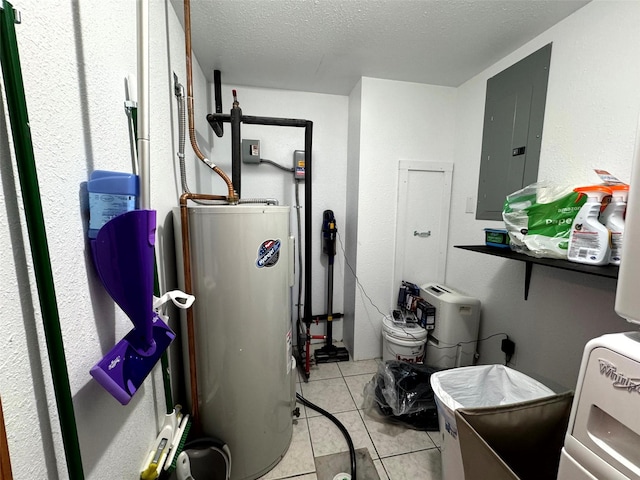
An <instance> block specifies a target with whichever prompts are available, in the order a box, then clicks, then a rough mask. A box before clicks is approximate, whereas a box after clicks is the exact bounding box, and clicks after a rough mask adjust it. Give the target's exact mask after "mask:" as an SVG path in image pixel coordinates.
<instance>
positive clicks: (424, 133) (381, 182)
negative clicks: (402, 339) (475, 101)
mask: <svg viewBox="0 0 640 480" xmlns="http://www.w3.org/2000/svg"><path fill="white" fill-rule="evenodd" d="M455 99H456V89H455V88H450V87H438V86H433V85H422V84H416V83H407V82H396V81H389V80H379V79H374V78H363V79H362V94H361V112H360V115H361V119H360V143H359V145H360V146H359V149H360V152H359V158H350V159H349V161H350V162H354V161H358V163H359V185H358V192H357V194H358V202H357V218H358V232H357V265H356V266H355V267H354V268H355V269H356V274H357V276H358V279H359V285H361V287H362V289H361V288H360V286H356V293H355V324H354V347H353V352H352V353H353V356H354V358H356V359H363V358H373V357H379V356H381V349H382V346H381V337H380V332H381V319H382V316H383V315H386V314H388V312H389V309H391V308H392V307H393V306H394V303H395V295H394V294H393V293H392V292H393V286H392V282H393V272H394V270H393V268H394V266H393V261H394V255H393V252H394V250H395V231H396V229H395V224H396V210H397V184H398V180H397V177H398V161H399V160H417V161H431V162H452V161H453V155H454V145H455V137H454V126H455ZM348 209H349V210H350V209H351V207H350V206H348ZM367 297H368V298H367Z"/></svg>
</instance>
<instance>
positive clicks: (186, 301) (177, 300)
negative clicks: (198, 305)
mask: <svg viewBox="0 0 640 480" xmlns="http://www.w3.org/2000/svg"><path fill="white" fill-rule="evenodd" d="M195 299H196V297H194V296H193V295H189V294H187V293H184V292H183V291H181V290H171V291H170V292H167V293H165V294H164V295H162V296H161V297H160V298H158V297H153V309H154V310H156V311H159V310H160V308H161V307H162V306H163V305H164V304H165V303H167V302H168V301H169V300H171V301H172V302H173V304H174V305H175V306H176V307H178V308H181V309H183V310H186V309H187V308H189V307H190V306H191V305H193V302H194V301H195Z"/></svg>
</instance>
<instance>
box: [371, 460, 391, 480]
mask: <svg viewBox="0 0 640 480" xmlns="http://www.w3.org/2000/svg"><path fill="white" fill-rule="evenodd" d="M373 464H374V465H375V466H376V470H377V471H378V476H379V477H380V480H389V476H388V475H387V471H386V470H385V469H384V465H382V460H374V461H373Z"/></svg>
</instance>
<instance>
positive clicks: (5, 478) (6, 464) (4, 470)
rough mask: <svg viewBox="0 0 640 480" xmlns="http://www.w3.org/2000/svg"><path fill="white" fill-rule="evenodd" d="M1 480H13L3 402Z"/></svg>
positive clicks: (0, 458) (0, 452) (0, 453)
mask: <svg viewBox="0 0 640 480" xmlns="http://www.w3.org/2000/svg"><path fill="white" fill-rule="evenodd" d="M0 478H1V479H2V480H11V479H12V478H13V474H12V473H11V457H9V445H8V443H7V431H6V430H5V425H4V414H3V413H2V402H0Z"/></svg>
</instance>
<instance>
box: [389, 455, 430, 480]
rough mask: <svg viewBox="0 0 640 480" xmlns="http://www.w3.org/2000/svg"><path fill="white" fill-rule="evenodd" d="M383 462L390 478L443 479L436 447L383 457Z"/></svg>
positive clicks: (401, 479)
mask: <svg viewBox="0 0 640 480" xmlns="http://www.w3.org/2000/svg"><path fill="white" fill-rule="evenodd" d="M382 464H383V465H384V468H385V470H386V471H387V473H388V474H389V480H409V479H420V480H442V466H441V464H440V453H439V451H438V450H437V449H435V448H434V449H431V450H423V451H420V452H414V453H407V454H404V455H396V456H394V457H388V458H383V459H382Z"/></svg>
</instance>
